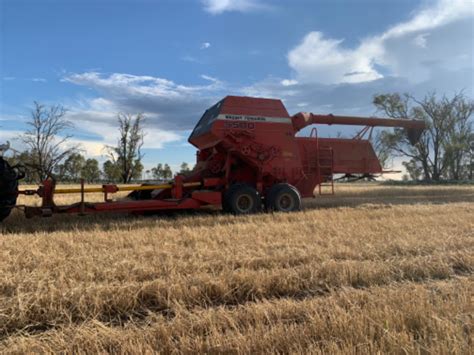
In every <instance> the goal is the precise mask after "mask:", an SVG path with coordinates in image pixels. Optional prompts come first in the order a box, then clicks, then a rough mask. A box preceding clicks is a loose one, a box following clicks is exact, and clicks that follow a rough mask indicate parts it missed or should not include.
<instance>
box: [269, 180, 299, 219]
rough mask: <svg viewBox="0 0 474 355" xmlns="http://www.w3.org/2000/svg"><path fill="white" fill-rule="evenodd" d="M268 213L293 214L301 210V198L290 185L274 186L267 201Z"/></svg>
mask: <svg viewBox="0 0 474 355" xmlns="http://www.w3.org/2000/svg"><path fill="white" fill-rule="evenodd" d="M265 207H266V209H267V211H274V212H293V211H299V210H301V196H300V194H299V192H298V190H297V189H296V187H294V186H292V185H290V184H276V185H273V186H272V187H271V188H270V190H269V191H268V193H267V196H266V199H265Z"/></svg>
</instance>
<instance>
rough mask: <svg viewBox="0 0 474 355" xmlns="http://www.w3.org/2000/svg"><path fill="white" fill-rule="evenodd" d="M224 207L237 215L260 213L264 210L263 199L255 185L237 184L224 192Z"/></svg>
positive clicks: (226, 210)
mask: <svg viewBox="0 0 474 355" xmlns="http://www.w3.org/2000/svg"><path fill="white" fill-rule="evenodd" d="M222 209H223V210H224V211H225V212H230V213H233V214H236V215H237V214H252V213H258V212H260V211H261V210H262V199H261V198H260V195H259V193H258V192H257V190H255V189H254V188H253V187H251V186H249V185H246V184H235V185H232V186H231V187H230V188H229V189H228V190H227V191H226V192H225V193H224V198H223V202H222Z"/></svg>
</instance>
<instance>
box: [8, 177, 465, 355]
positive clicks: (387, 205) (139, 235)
mask: <svg viewBox="0 0 474 355" xmlns="http://www.w3.org/2000/svg"><path fill="white" fill-rule="evenodd" d="M336 193H337V195H336V196H331V197H318V198H316V199H311V200H308V201H305V204H304V206H305V209H304V211H302V212H299V213H292V214H260V215H254V216H242V217H235V216H230V215H223V214H220V213H218V212H216V211H212V210H209V211H203V212H200V213H194V214H180V215H173V216H166V217H159V216H149V217H133V216H126V215H125V216H124V215H100V216H99V215H96V216H87V217H79V216H56V217H53V218H49V219H39V218H38V219H32V220H26V219H24V217H23V216H21V214H20V213H19V212H15V213H14V214H13V215H12V216H11V217H10V218H9V219H7V220H6V221H5V222H4V223H3V224H2V225H0V232H1V234H0V255H1V257H0V353H2V352H12V353H23V352H104V351H108V352H120V353H124V352H125V353H137V352H140V353H143V352H162V353H170V352H185V353H192V352H209V353H218V352H225V353H229V352H230V353H255V352H270V351H271V352H283V353H288V352H298V353H301V352H311V353H338V352H345V353H367V352H370V353H375V352H391V353H434V354H441V353H459V354H463V353H469V352H470V351H471V349H472V347H473V345H474V344H473V340H472V338H473V337H472V332H473V325H474V324H473V323H474V318H473V313H474V305H473V304H474V303H473V302H474V300H473V294H474V277H473V271H474V187H473V186H434V187H424V186H423V187H420V186H412V187H389V186H382V185H376V184H365V185H364V184H356V185H343V184H340V185H337V186H336ZM68 199H69V198H68ZM25 202H28V203H31V202H33V200H32V199H31V198H29V199H28V200H26V199H24V200H21V201H20V203H25ZM57 202H61V200H60V199H57ZM63 202H65V203H66V202H71V201H70V200H66V199H63Z"/></svg>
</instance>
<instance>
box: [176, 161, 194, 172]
mask: <svg viewBox="0 0 474 355" xmlns="http://www.w3.org/2000/svg"><path fill="white" fill-rule="evenodd" d="M190 171H191V169H190V168H189V164H188V163H186V162H183V163H182V164H181V166H180V170H179V173H180V174H183V175H186V174H188V173H189V172H190Z"/></svg>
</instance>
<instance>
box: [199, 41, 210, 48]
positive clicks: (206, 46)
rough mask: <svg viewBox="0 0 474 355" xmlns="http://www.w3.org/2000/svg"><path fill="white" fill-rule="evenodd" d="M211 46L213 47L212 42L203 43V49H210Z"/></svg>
mask: <svg viewBox="0 0 474 355" xmlns="http://www.w3.org/2000/svg"><path fill="white" fill-rule="evenodd" d="M210 47H211V44H210V43H209V42H204V43H201V49H208V48H210Z"/></svg>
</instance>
